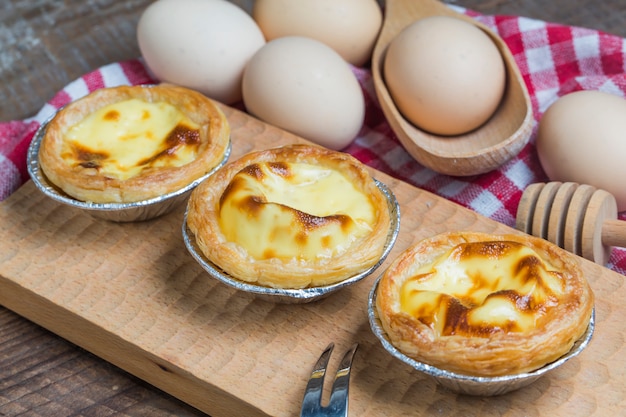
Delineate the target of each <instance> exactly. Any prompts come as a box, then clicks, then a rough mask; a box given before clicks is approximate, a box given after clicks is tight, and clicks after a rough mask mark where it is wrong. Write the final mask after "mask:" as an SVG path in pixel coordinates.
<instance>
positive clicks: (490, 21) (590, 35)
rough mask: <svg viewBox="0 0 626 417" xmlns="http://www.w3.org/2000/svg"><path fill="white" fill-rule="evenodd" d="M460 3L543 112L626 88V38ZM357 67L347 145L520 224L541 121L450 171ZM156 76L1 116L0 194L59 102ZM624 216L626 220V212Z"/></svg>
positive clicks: (99, 75) (387, 168) (85, 84)
mask: <svg viewBox="0 0 626 417" xmlns="http://www.w3.org/2000/svg"><path fill="white" fill-rule="evenodd" d="M454 8H455V9H457V10H458V11H462V12H464V13H466V14H468V15H470V16H472V17H474V18H475V19H476V20H479V21H481V22H482V23H484V24H486V25H487V26H488V27H490V28H491V29H493V30H494V31H495V32H496V33H498V34H499V35H500V36H501V37H502V39H503V40H504V41H505V42H506V44H507V45H508V46H509V48H510V49H511V52H512V53H513V55H514V57H515V59H516V61H517V64H518V66H519V68H520V70H521V73H522V75H523V77H524V80H525V81H526V84H527V86H528V90H529V93H530V96H531V98H532V104H533V111H534V116H535V120H539V117H540V116H541V114H542V113H543V112H544V111H545V110H546V109H547V108H548V106H549V105H550V104H552V103H553V102H554V101H555V100H556V99H557V98H558V97H559V96H562V95H564V94H567V93H570V92H572V91H576V90H602V91H606V92H610V93H613V94H617V95H619V96H626V39H623V38H620V37H617V36H613V35H610V34H607V33H603V32H599V31H596V30H590V29H584V28H579V27H570V26H563V25H557V24H551V23H547V22H544V21H540V20H533V19H528V18H524V17H517V16H500V15H498V16H485V15H480V14H478V13H475V12H473V11H470V10H466V9H461V8H458V7H454ZM353 70H354V73H355V74H356V76H357V78H358V79H359V81H360V83H361V85H362V88H363V92H364V94H365V97H366V103H367V110H366V117H365V122H364V124H363V127H362V129H361V131H360V133H359V135H358V137H357V138H356V139H355V140H354V142H353V143H352V144H350V145H349V146H348V147H347V148H346V149H345V151H346V152H348V153H350V154H352V155H354V156H355V157H357V158H358V159H359V160H361V161H362V162H364V163H366V164H367V165H369V166H371V167H373V168H376V169H378V170H380V171H383V172H385V173H387V174H389V175H392V176H394V177H396V178H399V179H401V180H403V181H406V182H408V183H410V184H413V185H415V186H417V187H420V188H422V189H425V190H428V191H430V192H433V193H435V194H437V195H439V196H441V197H444V198H446V199H449V200H451V201H454V202H456V203H458V204H460V205H462V206H465V207H467V208H470V209H472V210H474V211H476V212H477V213H479V214H481V215H483V216H486V217H489V218H491V219H493V220H496V221H499V222H502V223H504V224H507V225H509V226H514V225H515V215H516V213H517V206H518V204H519V200H520V198H521V195H522V192H523V190H524V189H525V188H526V186H528V185H529V184H531V183H534V182H542V181H548V179H547V177H546V176H545V174H544V172H543V170H542V169H541V166H540V164H539V160H538V159H537V155H536V150H535V145H534V142H535V134H536V123H535V129H534V131H533V136H532V137H531V140H530V143H529V144H528V145H527V146H526V147H525V148H524V149H522V151H521V152H520V153H519V155H517V156H516V157H515V158H513V159H512V160H511V161H509V162H507V163H506V164H505V165H503V166H501V167H500V168H499V169H497V170H494V171H492V172H489V173H486V174H482V175H477V176H473V177H450V176H446V175H440V174H437V173H435V172H433V171H432V170H430V169H427V168H424V167H423V166H421V165H420V164H418V163H417V162H416V161H415V160H414V159H413V158H412V157H411V156H410V155H409V154H408V153H407V152H406V151H405V150H404V148H403V147H402V145H401V144H400V143H399V141H398V140H397V138H396V137H395V135H394V133H393V132H392V131H391V128H390V127H389V125H388V124H387V122H386V120H385V118H384V116H383V114H382V112H381V110H380V108H379V106H378V102H377V99H376V94H375V92H374V87H373V84H372V80H371V72H370V70H369V68H353ZM155 81H157V80H154V79H153V78H152V77H151V75H150V74H149V72H148V71H147V69H146V68H145V66H144V64H143V62H142V60H141V59H137V60H132V61H128V62H120V63H114V64H110V65H107V66H105V67H102V68H99V69H97V70H95V71H93V72H91V73H89V74H86V75H84V76H83V77H81V78H79V79H78V80H75V81H74V82H72V83H70V84H69V85H67V86H66V87H65V88H64V89H63V90H62V91H60V92H59V93H57V94H56V95H55V96H54V97H53V98H52V99H51V100H50V101H49V102H48V103H46V104H45V105H44V107H43V108H42V109H41V111H40V112H39V113H38V114H37V115H36V116H35V117H33V118H30V119H28V120H20V121H12V122H6V123H0V200H2V199H4V198H6V197H7V196H8V195H9V194H11V193H12V192H13V191H15V190H16V189H17V188H18V187H19V186H20V185H21V184H22V183H24V182H25V181H26V180H28V173H27V171H26V150H27V148H28V145H29V143H30V140H31V139H32V137H33V134H34V133H35V131H36V129H37V128H38V127H39V125H40V124H41V123H42V122H43V121H44V120H45V119H47V118H48V117H49V116H50V115H52V114H53V113H54V112H55V111H56V109H58V108H59V107H61V106H63V105H65V104H67V103H68V102H70V101H72V100H75V99H77V98H79V97H82V96H84V95H86V94H87V93H89V92H91V91H93V90H96V89H98V88H102V87H111V86H116V85H124V84H127V85H137V84H148V83H154V82H155ZM625 157H626V155H625ZM625 186H626V185H625ZM620 218H621V219H623V220H626V213H621V215H620ZM608 267H609V268H611V269H613V270H614V271H616V272H619V273H621V274H624V275H626V249H621V248H616V249H614V250H613V253H612V256H611V258H610V260H609V264H608Z"/></svg>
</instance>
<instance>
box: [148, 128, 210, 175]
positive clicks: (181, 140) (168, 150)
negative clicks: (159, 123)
mask: <svg viewBox="0 0 626 417" xmlns="http://www.w3.org/2000/svg"><path fill="white" fill-rule="evenodd" d="M163 144H164V149H162V150H161V151H160V152H158V153H157V154H156V155H153V156H151V157H149V158H146V159H144V160H142V161H139V163H138V165H139V166H149V165H151V164H153V163H154V162H155V161H157V160H159V159H163V158H168V157H172V155H175V154H176V151H177V150H178V149H179V148H180V147H181V146H195V147H199V145H200V132H199V131H198V130H197V129H190V128H189V127H187V126H185V125H177V126H176V127H174V129H172V130H171V131H170V133H169V134H168V135H167V137H166V138H165V141H164V142H163Z"/></svg>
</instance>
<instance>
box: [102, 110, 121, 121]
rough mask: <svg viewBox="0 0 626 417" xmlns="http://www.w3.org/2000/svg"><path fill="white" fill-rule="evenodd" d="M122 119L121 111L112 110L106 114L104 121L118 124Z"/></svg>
mask: <svg viewBox="0 0 626 417" xmlns="http://www.w3.org/2000/svg"><path fill="white" fill-rule="evenodd" d="M121 117H122V115H121V114H120V112H119V111H117V110H111V111H108V112H106V113H105V114H104V116H103V119H104V120H106V121H109V122H117V121H118V120H120V118H121Z"/></svg>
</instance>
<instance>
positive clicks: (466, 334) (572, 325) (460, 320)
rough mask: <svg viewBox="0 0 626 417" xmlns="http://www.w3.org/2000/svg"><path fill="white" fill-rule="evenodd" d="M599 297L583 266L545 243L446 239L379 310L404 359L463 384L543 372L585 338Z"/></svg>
mask: <svg viewBox="0 0 626 417" xmlns="http://www.w3.org/2000/svg"><path fill="white" fill-rule="evenodd" d="M593 301H594V296H593V293H592V290H591V288H590V286H589V284H588V282H587V280H586V279H585V277H584V276H583V272H582V269H581V267H580V266H579V263H578V260H577V258H576V257H575V256H574V255H572V254H570V253H568V252H566V251H564V250H562V249H561V248H559V247H557V246H556V245H554V244H552V243H550V242H548V241H546V240H543V239H539V238H535V237H532V236H523V235H513V234H510V235H490V234H483V233H474V232H459V233H446V234H441V235H437V236H434V237H431V238H428V239H425V240H423V241H420V242H418V243H417V244H415V245H413V246H412V247H410V248H408V249H407V250H406V251H405V252H403V253H402V254H401V255H400V256H399V257H398V258H396V259H395V260H394V262H393V263H392V264H391V265H390V266H389V268H388V269H387V270H386V271H385V273H384V274H383V275H382V277H381V278H380V281H379V284H378V288H377V293H376V305H375V309H376V312H377V314H378V316H379V319H380V322H381V325H382V328H383V329H384V332H385V333H386V334H387V336H388V338H389V340H390V342H391V344H392V345H393V346H395V347H396V348H397V349H398V350H399V351H401V352H402V353H404V354H405V355H406V356H408V357H410V358H412V359H414V360H416V361H420V362H422V363H426V364H428V365H431V366H434V367H438V368H440V369H444V370H447V371H451V372H455V373H458V374H463V375H471V376H479V377H494V376H504V375H515V374H519V373H523V372H530V371H533V370H537V369H539V368H541V367H543V366H544V365H547V364H549V363H551V362H553V361H555V360H557V359H558V358H560V357H562V356H563V355H565V354H566V353H568V352H569V351H570V349H571V348H572V346H573V345H574V343H575V342H576V341H577V340H578V339H580V338H581V336H582V335H583V334H584V333H585V331H586V330H587V326H588V325H589V323H590V320H591V316H592V312H593Z"/></svg>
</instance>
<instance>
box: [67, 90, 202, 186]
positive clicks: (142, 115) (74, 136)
mask: <svg viewBox="0 0 626 417" xmlns="http://www.w3.org/2000/svg"><path fill="white" fill-rule="evenodd" d="M199 145H200V130H199V126H198V125H197V124H196V123H194V122H193V121H192V120H190V119H189V117H187V116H186V115H185V114H184V113H182V112H181V111H179V110H178V109H177V108H176V107H175V106H173V105H171V104H169V103H165V102H156V103H152V102H147V101H143V100H139V99H128V100H124V101H120V102H117V103H114V104H110V105H108V106H105V107H103V108H101V109H98V110H97V111H95V112H93V113H91V114H90V115H89V116H87V117H86V118H84V119H83V120H81V121H80V122H78V123H77V124H75V125H73V126H71V127H70V128H69V129H68V131H67V132H66V134H65V136H64V144H63V149H62V152H61V157H62V158H63V159H64V160H65V161H66V162H67V163H68V164H69V165H70V166H72V167H76V168H84V169H94V170H97V172H98V173H99V174H101V175H105V176H108V177H111V178H117V179H120V180H126V179H129V178H132V177H134V176H137V175H138V174H140V173H141V172H142V171H144V170H146V169H150V168H153V167H179V166H182V165H185V164H187V163H189V162H191V161H193V160H194V159H195V158H196V157H197V154H198V148H199Z"/></svg>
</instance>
